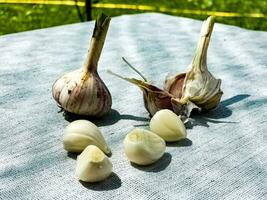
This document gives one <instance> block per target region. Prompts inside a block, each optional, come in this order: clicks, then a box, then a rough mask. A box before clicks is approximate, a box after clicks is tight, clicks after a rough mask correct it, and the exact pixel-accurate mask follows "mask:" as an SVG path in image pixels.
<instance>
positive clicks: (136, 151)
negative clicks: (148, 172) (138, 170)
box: [123, 128, 166, 165]
mask: <svg viewBox="0 0 267 200" xmlns="http://www.w3.org/2000/svg"><path fill="white" fill-rule="evenodd" d="M123 144H124V151H125V154H126V156H127V158H128V159H129V160H130V161H131V162H133V163H136V164H138V165H149V164H152V163H154V162H156V161H157V160H159V159H160V158H161V157H162V155H163V154H164V152H165V149H166V144H165V141H164V140H163V139H162V138H160V137H159V136H158V135H156V134H155V133H153V132H151V131H148V130H144V129H139V128H136V129H134V130H132V131H131V132H130V133H128V134H127V136H126V137H125V139H124V142H123Z"/></svg>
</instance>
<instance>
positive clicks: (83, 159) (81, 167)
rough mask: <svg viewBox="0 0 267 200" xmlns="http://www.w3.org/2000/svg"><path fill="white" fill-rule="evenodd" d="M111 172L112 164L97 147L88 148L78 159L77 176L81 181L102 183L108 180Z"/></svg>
mask: <svg viewBox="0 0 267 200" xmlns="http://www.w3.org/2000/svg"><path fill="white" fill-rule="evenodd" d="M111 172H112V163H111V162H110V160H109V159H108V157H107V156H106V155H105V154H104V153H103V152H102V151H101V150H100V149H99V148H98V147H97V146H94V145H89V146H87V147H86V148H85V149H84V150H83V152H82V153H81V154H80V155H79V156H78V157H77V166H76V176H77V177H78V179H79V180H81V181H85V182H98V181H102V180H104V179H106V178H107V177H108V176H109V175H110V174H111Z"/></svg>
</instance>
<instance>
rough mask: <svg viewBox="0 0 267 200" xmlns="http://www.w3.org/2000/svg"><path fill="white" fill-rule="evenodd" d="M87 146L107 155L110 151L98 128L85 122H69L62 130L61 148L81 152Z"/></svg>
mask: <svg viewBox="0 0 267 200" xmlns="http://www.w3.org/2000/svg"><path fill="white" fill-rule="evenodd" d="M88 145H95V146H97V147H98V148H100V149H101V150H102V151H103V152H105V153H106V154H107V155H109V154H111V151H110V149H109V147H108V145H107V143H106V141H105V139H104V137H103V136H102V134H101V132H100V130H99V128H98V127H97V126H96V125H94V124H93V123H92V122H90V121H87V120H76V121H73V122H71V123H70V124H69V125H68V126H67V127H66V128H65V130H64V136H63V146H64V149H65V150H67V151H69V152H77V153H80V152H82V151H83V150H84V149H85V148H86V147H87V146H88Z"/></svg>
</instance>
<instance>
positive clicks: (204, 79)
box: [164, 17, 223, 111]
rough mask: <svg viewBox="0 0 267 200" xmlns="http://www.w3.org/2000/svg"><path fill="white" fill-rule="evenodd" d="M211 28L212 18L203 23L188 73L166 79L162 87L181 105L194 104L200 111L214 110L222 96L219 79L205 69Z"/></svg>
mask: <svg viewBox="0 0 267 200" xmlns="http://www.w3.org/2000/svg"><path fill="white" fill-rule="evenodd" d="M213 26H214V17H209V18H208V19H207V20H206V21H204V23H203V26H202V30H201V34H200V39H199V42H198V46H197V50H196V53H195V56H194V58H193V60H192V62H191V64H190V66H189V68H190V71H188V72H187V73H182V74H178V75H176V76H173V77H170V78H168V79H167V80H166V81H165V87H164V90H165V91H167V92H169V93H171V94H172V95H174V96H175V97H176V98H178V99H179V102H180V103H181V104H183V105H188V104H194V105H195V106H196V107H199V108H200V109H201V110H202V111H208V110H211V109H214V108H216V107H217V106H218V104H219V103H220V99H221V96H222V94H223V92H222V91H221V88H220V86H221V79H216V78H215V77H214V76H213V75H212V74H211V73H210V72H209V70H208V67H207V51H208V46H209V42H210V37H211V33H212V30H213Z"/></svg>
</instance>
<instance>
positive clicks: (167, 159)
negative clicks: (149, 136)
mask: <svg viewBox="0 0 267 200" xmlns="http://www.w3.org/2000/svg"><path fill="white" fill-rule="evenodd" d="M171 160H172V156H171V154H169V153H164V154H163V156H162V157H161V158H160V159H159V160H158V161H157V162H155V163H153V164H151V165H146V166H141V165H137V164H135V163H132V162H131V165H132V166H133V167H134V168H136V169H139V170H142V171H145V172H154V173H156V172H160V171H163V170H165V169H166V168H167V167H168V166H169V164H170V163H171Z"/></svg>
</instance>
